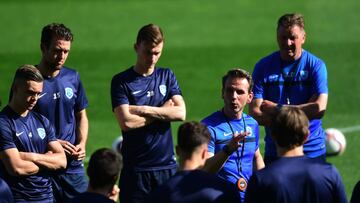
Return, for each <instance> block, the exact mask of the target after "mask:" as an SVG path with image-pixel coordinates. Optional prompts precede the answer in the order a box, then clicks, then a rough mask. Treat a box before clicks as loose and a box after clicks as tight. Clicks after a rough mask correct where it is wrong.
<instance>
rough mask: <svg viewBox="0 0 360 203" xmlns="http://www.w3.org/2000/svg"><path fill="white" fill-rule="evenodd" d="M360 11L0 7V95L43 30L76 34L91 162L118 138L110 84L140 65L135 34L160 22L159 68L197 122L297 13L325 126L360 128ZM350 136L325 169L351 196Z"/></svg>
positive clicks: (115, 4)
mask: <svg viewBox="0 0 360 203" xmlns="http://www.w3.org/2000/svg"><path fill="white" fill-rule="evenodd" d="M359 6H360V3H359V1H357V0H348V1H346V2H339V1H335V0H318V1H309V0H306V1H301V2H300V1H298V2H297V1H285V0H280V1H265V0H262V1H259V0H245V1H235V0H231V1H230V0H224V1H209V0H196V1H194V0H181V1H171V0H152V1H150V0H136V1H134V0H102V1H100V0H93V1H85V0H80V1H79V0H78V1H70V0H63V1H45V0H43V1H36V0H33V1H24V0H13V1H5V0H3V1H0V27H1V37H0V45H1V47H0V96H1V99H2V101H3V103H4V102H5V101H6V100H7V98H8V89H9V86H10V83H11V80H12V77H13V74H14V71H15V69H16V68H17V67H18V66H20V65H21V64H25V63H30V64H36V63H38V62H39V58H40V50H39V39H40V30H41V28H42V27H43V26H44V25H45V24H48V23H50V22H63V23H65V24H66V25H68V26H69V27H70V28H72V31H73V33H74V34H75V41H74V43H73V45H72V51H71V53H70V57H69V59H68V61H67V64H66V65H68V66H70V67H74V68H76V69H77V70H78V71H79V72H80V74H81V78H82V80H83V83H84V86H85V88H86V91H87V95H88V98H89V102H90V106H89V108H88V114H89V119H90V131H89V141H88V146H87V151H88V154H90V153H91V152H93V151H94V150H95V149H97V148H99V147H103V146H110V144H111V142H112V140H113V139H114V138H115V137H116V136H118V135H119V134H120V130H119V127H118V126H117V123H116V121H115V118H114V116H113V115H112V112H111V105H110V80H111V77H112V76H113V75H114V74H115V73H117V72H120V71H122V70H125V69H126V68H127V67H129V66H130V65H132V64H133V63H134V61H135V54H134V51H133V48H132V47H133V42H134V40H135V36H136V33H137V30H138V29H139V27H141V26H142V25H144V24H146V23H149V22H154V23H157V24H159V25H160V26H161V27H162V28H163V30H164V32H165V37H166V44H165V48H164V53H163V56H162V58H161V60H160V62H159V65H161V66H169V67H171V68H172V69H173V70H174V72H175V74H176V75H177V78H178V80H179V83H180V85H181V88H182V90H183V94H184V98H185V101H186V105H187V120H200V119H202V118H203V117H204V116H206V115H208V114H209V113H211V112H212V111H214V110H216V109H218V108H220V107H221V105H222V100H221V97H220V77H221V76H222V75H223V74H224V73H225V72H226V70H228V69H229V68H232V67H236V66H238V67H244V68H245V69H247V70H248V71H252V69H253V66H254V64H255V63H256V62H257V61H258V60H259V59H260V58H261V57H263V56H265V55H266V54H268V53H270V52H272V51H274V50H276V48H277V45H276V42H275V26H276V20H277V18H278V17H279V16H280V15H282V14H283V13H285V12H294V11H298V12H301V13H303V14H304V15H305V20H306V30H307V42H306V44H305V48H306V49H308V50H309V51H311V52H313V53H314V54H315V55H317V56H319V57H321V58H322V59H323V60H324V61H325V62H326V64H327V67H328V75H329V88H330V92H329V104H328V110H327V113H326V115H325V118H324V127H325V128H328V127H336V128H342V127H347V126H353V125H359V124H360V121H359V119H358V118H359V113H360V111H359V108H358V101H359V99H360V94H358V93H359V92H360V82H359V79H358V76H359V73H360V65H359V63H358V60H357V59H358V58H357V57H359V56H360V49H359V46H360V39H359V34H360V27H359V26H357V24H358V15H357V13H358V11H357V10H358V8H359ZM178 124H179V123H175V125H174V126H178ZM175 128H176V127H175ZM175 128H174V131H175ZM346 138H347V141H348V147H347V150H346V152H345V154H344V155H342V156H340V157H334V158H329V161H330V162H332V163H334V164H335V165H336V167H337V168H338V169H339V171H340V173H341V175H342V177H343V180H344V183H345V186H346V192H347V194H348V196H349V197H350V194H351V190H352V188H353V186H354V185H355V183H356V181H357V180H360V172H359V168H360V156H359V155H358V154H359V153H360V148H359V147H357V144H358V143H360V136H359V132H353V133H348V134H346Z"/></svg>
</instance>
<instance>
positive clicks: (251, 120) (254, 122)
mask: <svg viewBox="0 0 360 203" xmlns="http://www.w3.org/2000/svg"><path fill="white" fill-rule="evenodd" d="M243 116H244V119H245V121H246V123H249V124H253V125H259V124H258V122H257V121H256V120H255V119H254V118H253V117H252V116H250V115H249V114H246V113H243Z"/></svg>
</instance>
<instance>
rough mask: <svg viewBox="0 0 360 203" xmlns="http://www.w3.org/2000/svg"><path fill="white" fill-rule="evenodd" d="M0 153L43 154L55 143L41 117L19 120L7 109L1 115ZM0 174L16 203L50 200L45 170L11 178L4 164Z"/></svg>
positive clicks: (49, 126) (36, 114) (49, 127)
mask: <svg viewBox="0 0 360 203" xmlns="http://www.w3.org/2000/svg"><path fill="white" fill-rule="evenodd" d="M0 126H1V127H0V151H4V150H7V149H11V148H17V149H18V150H19V152H34V153H38V154H45V153H46V152H47V151H48V149H47V148H48V144H49V143H50V142H52V141H56V137H55V133H54V130H53V128H52V126H51V124H50V122H49V120H48V119H46V118H45V117H44V116H42V115H40V114H38V113H36V112H31V111H30V112H29V113H28V114H27V116H26V117H21V116H19V115H18V114H17V113H15V112H14V111H13V110H12V109H11V108H10V107H9V106H6V107H5V108H4V109H3V110H2V111H1V113H0ZM0 165H1V167H0V173H2V176H3V178H4V180H5V181H6V182H7V183H8V184H9V187H10V189H11V191H12V193H13V195H14V199H15V200H16V202H22V201H38V202H43V201H44V202H46V201H48V200H52V198H53V194H52V189H51V181H50V179H49V176H48V174H47V173H46V172H45V171H44V170H40V171H39V172H38V173H37V174H34V175H30V176H18V177H15V176H12V175H10V174H9V173H8V172H7V170H6V168H5V166H4V163H1V164H0Z"/></svg>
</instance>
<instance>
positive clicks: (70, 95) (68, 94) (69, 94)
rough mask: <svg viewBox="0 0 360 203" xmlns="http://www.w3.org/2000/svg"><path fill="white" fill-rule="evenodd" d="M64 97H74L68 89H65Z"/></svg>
mask: <svg viewBox="0 0 360 203" xmlns="http://www.w3.org/2000/svg"><path fill="white" fill-rule="evenodd" d="M65 95H66V97H67V98H69V99H71V98H72V97H73V96H74V92H73V90H72V89H71V88H70V87H66V88H65Z"/></svg>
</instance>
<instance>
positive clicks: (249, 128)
mask: <svg viewBox="0 0 360 203" xmlns="http://www.w3.org/2000/svg"><path fill="white" fill-rule="evenodd" d="M246 132H248V133H249V135H247V137H251V136H252V135H253V131H252V128H251V127H250V126H246Z"/></svg>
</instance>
